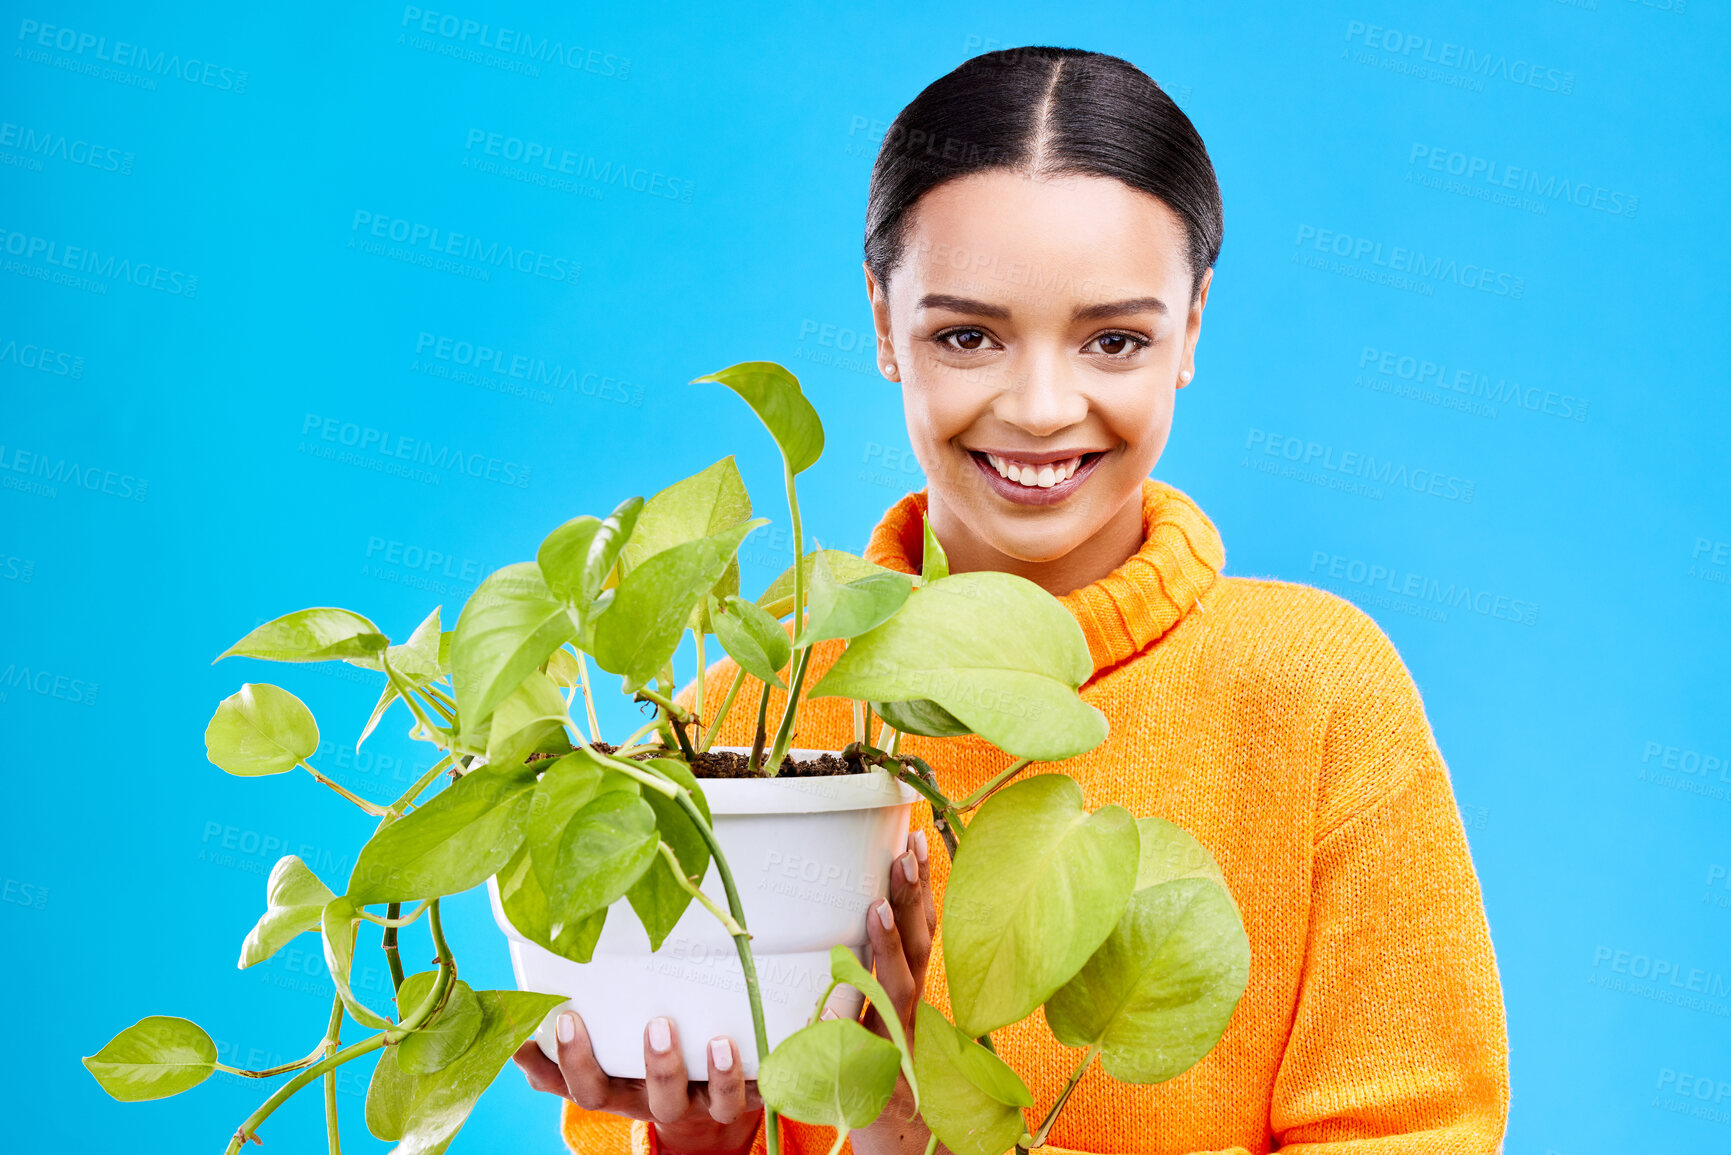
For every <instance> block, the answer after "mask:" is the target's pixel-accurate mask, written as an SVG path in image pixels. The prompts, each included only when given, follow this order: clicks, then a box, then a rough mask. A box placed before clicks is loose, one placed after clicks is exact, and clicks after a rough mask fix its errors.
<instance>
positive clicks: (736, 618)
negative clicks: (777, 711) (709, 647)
mask: <svg viewBox="0 0 1731 1155" xmlns="http://www.w3.org/2000/svg"><path fill="white" fill-rule="evenodd" d="M709 622H710V625H711V627H712V628H713V630H714V633H715V636H716V637H717V638H719V639H720V640H721V648H722V649H724V650H726V651H727V654H728V656H729V657H731V658H732V659H733V660H734V661H735V662H737V663H738V664H739V667H740V668H741V669H743V670H744V671H745V672H746V673H748V674H750V675H751V676H752V677H754V678H756V679H757V680H758V681H760V682H768V683H769V684H770V685H772V686H779V687H780V688H782V689H784V690H785V689H786V688H787V685H786V683H784V682H783V681H782V680H781V671H782V670H784V669H786V668H787V664H788V662H789V661H790V660H792V657H793V643H792V642H790V641H789V640H788V636H787V631H786V630H784V629H782V628H781V623H780V622H778V621H776V619H775V618H774V617H772V616H770V614H769V612H768V611H767V610H764V609H763V608H761V607H759V606H756V605H753V604H752V603H751V602H748V601H746V600H745V599H744V598H739V597H728V598H726V599H724V600H722V601H720V602H716V601H715V600H714V599H713V598H712V599H711V604H710V611H709Z"/></svg>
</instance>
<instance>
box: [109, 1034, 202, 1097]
mask: <svg viewBox="0 0 1731 1155" xmlns="http://www.w3.org/2000/svg"><path fill="white" fill-rule="evenodd" d="M84 1066H85V1067H86V1068H87V1069H88V1070H89V1071H90V1073H91V1074H92V1075H94V1076H95V1077H96V1081H97V1082H98V1083H100V1084H101V1085H102V1089H103V1090H104V1091H107V1092H108V1093H109V1094H110V1095H112V1096H113V1097H114V1098H116V1099H119V1100H120V1101H121V1102H122V1103H138V1102H142V1101H144V1100H145V1099H162V1098H166V1097H167V1096H169V1095H178V1094H180V1093H181V1092H182V1091H186V1090H190V1089H191V1088H193V1087H196V1086H198V1085H199V1084H200V1083H202V1082H204V1081H205V1080H206V1079H207V1078H209V1077H210V1073H211V1072H212V1071H214V1070H215V1069H216V1043H214V1042H212V1041H211V1037H210V1036H209V1035H207V1034H205V1033H204V1030H203V1028H201V1027H200V1026H199V1025H198V1024H197V1023H194V1022H192V1021H190V1020H188V1019H178V1018H174V1017H172V1016H170V1015H151V1016H149V1017H148V1018H143V1019H139V1020H138V1021H137V1022H136V1023H134V1024H132V1025H131V1026H130V1027H127V1028H126V1029H125V1030H124V1031H121V1032H120V1033H119V1034H118V1035H115V1036H114V1037H113V1038H112V1039H110V1040H108V1044H107V1045H106V1046H105V1047H103V1048H102V1049H101V1050H100V1051H98V1052H96V1053H95V1054H94V1055H87V1056H85V1058H84Z"/></svg>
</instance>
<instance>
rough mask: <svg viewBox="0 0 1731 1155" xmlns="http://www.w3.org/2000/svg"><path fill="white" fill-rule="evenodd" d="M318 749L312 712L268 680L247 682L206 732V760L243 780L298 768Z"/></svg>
mask: <svg viewBox="0 0 1731 1155" xmlns="http://www.w3.org/2000/svg"><path fill="white" fill-rule="evenodd" d="M318 748H319V725H318V723H317V722H316V721H314V720H313V712H312V711H311V710H309V709H307V708H306V703H304V702H302V701H301V700H300V699H299V698H297V697H295V696H294V695H293V694H291V693H289V692H288V691H287V690H285V689H283V688H282V687H280V686H273V685H271V684H270V683H269V682H247V683H246V684H245V685H243V686H241V688H240V689H239V690H238V691H236V692H235V693H233V694H230V695H229V696H228V697H226V698H224V699H223V700H222V702H221V704H219V705H218V706H217V708H216V713H214V714H212V715H211V717H210V724H209V725H207V726H206V727H205V728H204V750H205V757H207V758H209V759H210V760H211V761H212V762H214V763H215V764H216V765H218V766H220V767H222V769H224V770H226V771H228V772H229V773H230V774H239V775H242V776H243V777H250V776H254V775H260V774H282V773H285V772H286V771H289V770H293V769H294V768H295V767H296V766H297V765H299V764H300V763H301V762H302V761H303V760H304V759H307V758H310V757H312V756H313V754H314V753H315V752H316V751H317V750H318Z"/></svg>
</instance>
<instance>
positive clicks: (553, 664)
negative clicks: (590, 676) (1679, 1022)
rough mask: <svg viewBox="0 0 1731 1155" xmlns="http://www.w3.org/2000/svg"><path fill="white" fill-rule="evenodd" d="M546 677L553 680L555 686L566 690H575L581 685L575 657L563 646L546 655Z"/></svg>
mask: <svg viewBox="0 0 1731 1155" xmlns="http://www.w3.org/2000/svg"><path fill="white" fill-rule="evenodd" d="M547 676H548V677H549V678H552V679H553V684H554V685H555V686H558V687H560V688H562V689H566V690H572V689H576V688H577V687H578V686H581V685H582V684H583V675H582V672H581V670H580V669H579V668H578V665H577V659H576V657H575V656H573V655H572V653H571V651H570V650H567V649H565V648H564V647H563V646H561V647H560V648H558V649H557V650H554V651H553V652H552V653H551V654H549V655H547Z"/></svg>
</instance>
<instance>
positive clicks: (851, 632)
mask: <svg viewBox="0 0 1731 1155" xmlns="http://www.w3.org/2000/svg"><path fill="white" fill-rule="evenodd" d="M913 588H914V582H913V579H912V578H910V577H908V576H907V575H906V574H899V573H894V572H892V571H890V570H884V571H882V572H880V573H873V574H866V575H865V576H864V577H858V578H855V579H853V580H852V581H849V582H846V583H842V582H838V581H836V578H835V574H834V573H833V572H831V570H830V568H829V562H828V560H827V559H825V557H824V556H823V555H822V554H819V555H818V557H817V564H816V565H815V566H813V567H812V582H811V594H810V597H809V598H808V599H807V601H806V607H807V620H806V623H805V628H804V629H803V630H801V631H800V635H799V637H798V638H797V639H796V640H795V641H794V645H796V646H798V647H801V648H804V647H806V646H809V645H812V644H814V643H816V642H822V641H827V640H829V639H831V638H853V637H858V636H859V635H860V634H863V633H865V632H866V631H867V630H870V629H873V628H875V627H877V626H879V625H882V624H883V623H884V622H885V621H887V620H888V619H889V617H890V615H892V614H894V613H895V612H896V611H897V610H899V609H901V608H902V603H903V602H905V601H907V600H908V594H910V593H911V592H913Z"/></svg>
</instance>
